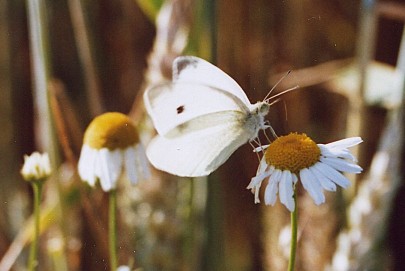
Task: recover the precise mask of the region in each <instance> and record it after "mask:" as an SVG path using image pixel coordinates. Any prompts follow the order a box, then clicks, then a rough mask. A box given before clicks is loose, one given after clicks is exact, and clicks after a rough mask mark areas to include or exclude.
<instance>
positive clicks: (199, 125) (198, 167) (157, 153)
mask: <svg viewBox="0 0 405 271" xmlns="http://www.w3.org/2000/svg"><path fill="white" fill-rule="evenodd" d="M244 118H245V115H244V114H243V113H241V112H238V111H226V112H219V113H213V114H210V115H206V116H203V117H201V118H198V119H195V120H192V121H190V122H188V123H186V128H185V129H186V130H187V131H182V132H180V133H176V132H174V134H173V135H172V133H170V134H169V135H168V136H167V137H163V136H160V135H157V136H156V137H155V138H154V139H153V140H152V141H151V142H150V143H149V145H148V148H147V153H146V155H147V156H148V158H149V161H150V162H151V163H152V165H153V166H154V167H155V168H157V169H159V170H162V171H166V172H168V173H171V174H174V175H178V176H184V177H200V176H206V175H209V174H210V173H211V172H212V171H214V170H215V169H217V168H218V167H219V166H220V165H222V164H223V163H224V162H225V161H226V160H227V159H228V158H229V156H230V155H231V154H232V153H233V152H234V151H235V150H236V149H237V148H239V147H240V146H241V145H243V144H244V143H246V141H247V140H249V139H250V137H251V134H250V133H249V132H248V131H246V130H245V129H243V128H242V127H241V126H242V125H244V122H243V119H244ZM204 123H210V124H212V126H210V127H209V128H204V127H205V126H206V125H207V124H204Z"/></svg>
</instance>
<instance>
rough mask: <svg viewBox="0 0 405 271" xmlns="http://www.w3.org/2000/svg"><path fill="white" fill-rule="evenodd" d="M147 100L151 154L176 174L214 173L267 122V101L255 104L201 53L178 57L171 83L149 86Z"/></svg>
mask: <svg viewBox="0 0 405 271" xmlns="http://www.w3.org/2000/svg"><path fill="white" fill-rule="evenodd" d="M144 101H145V107H146V109H147V111H148V113H149V115H150V116H151V119H152V121H153V124H154V126H155V128H156V130H157V132H158V135H157V136H156V137H155V138H154V139H152V141H151V142H150V144H149V146H148V148H147V156H148V158H149V160H150V162H151V163H152V164H153V165H154V166H155V167H156V168H158V169H160V170H163V171H166V172H169V173H171V174H174V175H178V176H188V177H197V176H205V175H208V174H210V173H211V172H212V171H214V170H215V169H217V168H218V167H219V166H220V165H222V164H223V163H224V162H225V161H226V160H227V159H228V158H229V156H230V155H231V154H232V153H233V152H234V151H235V150H236V149H237V148H239V147H240V146H241V145H243V144H245V143H246V142H248V141H251V140H254V139H255V138H257V136H258V133H259V131H260V130H263V129H266V128H267V127H268V126H267V125H266V124H265V116H266V115H267V113H268V112H269V109H270V105H269V103H268V102H266V101H261V102H257V103H255V104H251V103H250V101H249V99H248V98H247V96H246V94H245V93H244V91H243V90H242V88H241V87H240V86H239V85H238V84H237V83H236V82H235V81H234V80H233V79H232V78H231V77H230V76H228V75H227V74H226V73H224V72H223V71H221V70H220V69H219V68H217V67H216V66H214V65H212V64H211V63H209V62H207V61H205V60H202V59H200V58H197V57H190V56H184V57H178V58H177V59H176V60H175V61H174V63H173V82H171V83H168V84H161V85H158V86H155V87H153V88H151V89H148V90H147V91H146V92H145V94H144Z"/></svg>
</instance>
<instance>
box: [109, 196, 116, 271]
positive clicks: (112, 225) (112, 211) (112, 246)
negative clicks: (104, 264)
mask: <svg viewBox="0 0 405 271" xmlns="http://www.w3.org/2000/svg"><path fill="white" fill-rule="evenodd" d="M116 211H117V191H116V190H115V189H113V190H111V191H110V192H109V215H108V241H109V242H108V246H109V251H110V266H111V270H112V271H115V270H117V266H118V263H117V212H116Z"/></svg>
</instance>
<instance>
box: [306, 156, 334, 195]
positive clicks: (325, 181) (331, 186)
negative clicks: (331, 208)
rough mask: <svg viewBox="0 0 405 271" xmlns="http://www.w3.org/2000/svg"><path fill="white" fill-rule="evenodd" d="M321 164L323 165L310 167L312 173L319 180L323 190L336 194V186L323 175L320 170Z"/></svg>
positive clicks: (317, 164)
mask: <svg viewBox="0 0 405 271" xmlns="http://www.w3.org/2000/svg"><path fill="white" fill-rule="evenodd" d="M319 164H321V163H319V162H318V163H316V164H315V165H313V166H312V167H310V171H311V172H312V173H313V174H314V175H315V177H316V178H317V179H318V181H319V183H320V184H321V185H322V187H323V189H325V190H328V191H332V192H335V191H336V184H335V183H334V182H332V180H331V179H330V178H328V176H325V175H324V174H322V172H321V171H320V170H319V168H318V167H319Z"/></svg>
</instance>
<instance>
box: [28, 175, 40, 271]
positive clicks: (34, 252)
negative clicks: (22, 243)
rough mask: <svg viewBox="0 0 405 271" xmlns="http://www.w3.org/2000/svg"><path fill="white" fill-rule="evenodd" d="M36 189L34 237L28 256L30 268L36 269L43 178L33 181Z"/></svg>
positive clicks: (31, 269) (31, 270)
mask: <svg viewBox="0 0 405 271" xmlns="http://www.w3.org/2000/svg"><path fill="white" fill-rule="evenodd" d="M32 188H33V190H34V237H33V240H32V243H31V248H30V255H29V258H28V270H30V271H33V270H36V267H37V266H38V237H39V221H40V208H39V207H40V202H41V194H42V180H40V181H34V182H32Z"/></svg>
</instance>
